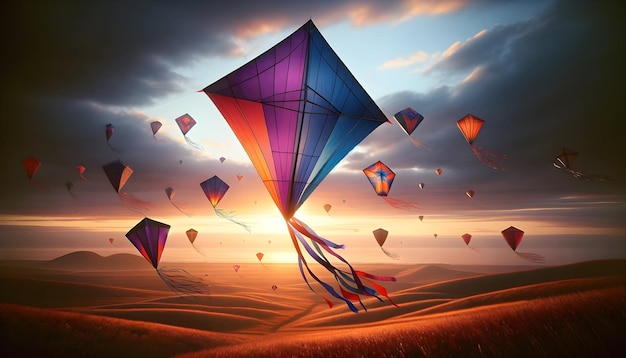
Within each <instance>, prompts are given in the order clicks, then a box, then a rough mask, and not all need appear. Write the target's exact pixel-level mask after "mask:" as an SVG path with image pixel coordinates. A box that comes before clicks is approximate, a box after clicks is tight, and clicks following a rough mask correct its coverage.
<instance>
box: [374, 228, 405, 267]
mask: <svg viewBox="0 0 626 358" xmlns="http://www.w3.org/2000/svg"><path fill="white" fill-rule="evenodd" d="M372 233H373V234H374V238H375V239H376V242H377V243H378V246H380V249H381V250H382V251H383V252H384V253H385V255H387V256H389V257H391V258H392V259H394V260H400V256H399V255H398V254H395V253H392V252H389V251H387V250H386V249H385V248H384V247H383V244H384V243H385V241H386V240H387V235H389V232H388V231H387V230H385V229H382V228H378V229H376V230H374V231H372Z"/></svg>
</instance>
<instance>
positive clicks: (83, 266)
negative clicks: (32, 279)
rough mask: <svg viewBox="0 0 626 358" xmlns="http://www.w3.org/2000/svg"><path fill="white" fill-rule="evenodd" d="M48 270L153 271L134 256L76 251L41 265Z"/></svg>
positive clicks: (140, 258) (142, 260)
mask: <svg viewBox="0 0 626 358" xmlns="http://www.w3.org/2000/svg"><path fill="white" fill-rule="evenodd" d="M41 266H42V267H44V268H48V269H59V270H81V271H98V270H151V269H152V266H150V264H148V263H147V262H146V260H145V259H144V258H143V257H141V256H138V255H133V254H114V255H111V256H100V255H98V254H96V253H95V252H91V251H76V252H71V253H69V254H65V255H63V256H59V257H57V258H55V259H52V260H50V261H45V262H42V263H41Z"/></svg>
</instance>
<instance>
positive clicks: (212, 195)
mask: <svg viewBox="0 0 626 358" xmlns="http://www.w3.org/2000/svg"><path fill="white" fill-rule="evenodd" d="M200 187H201V188H202V191H203V192H204V195H206V197H207V199H209V202H210V203H211V206H213V210H214V211H215V214H216V215H217V216H219V217H221V218H224V219H226V220H228V221H231V222H233V223H235V224H237V225H239V226H241V227H242V228H244V229H245V230H246V231H247V232H250V231H251V229H250V226H249V225H246V224H244V223H243V222H241V221H239V220H238V219H237V218H236V217H235V213H234V212H233V211H231V212H225V211H224V210H222V209H218V208H217V204H218V203H219V202H220V200H222V198H223V197H224V195H225V194H226V192H227V191H228V189H229V188H230V186H228V184H226V183H225V182H224V181H223V180H222V179H220V178H219V177H218V176H217V175H214V176H212V177H211V178H209V179H207V180H205V181H203V182H202V183H200Z"/></svg>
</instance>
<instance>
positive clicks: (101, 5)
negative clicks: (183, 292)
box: [0, 0, 455, 213]
mask: <svg viewBox="0 0 626 358" xmlns="http://www.w3.org/2000/svg"><path fill="white" fill-rule="evenodd" d="M451 3H453V4H454V3H455V2H451ZM355 4H358V7H356V8H355V7H354V5H355ZM331 5H332V6H331ZM405 5H406V4H405V3H404V2H400V1H398V2H394V3H392V4H389V3H387V4H384V5H383V4H381V3H379V2H377V1H369V2H362V1H343V2H336V1H334V0H333V1H330V0H329V1H325V2H309V1H306V2H305V1H289V2H284V1H264V2H261V1H245V2H223V1H220V2H216V1H197V2H185V3H174V2H170V1H89V2H76V1H55V2H45V1H20V2H3V4H2V5H1V6H2V9H1V11H0V13H1V15H0V16H1V17H2V19H1V21H0V30H1V31H2V33H3V38H2V40H1V41H2V42H1V43H2V49H3V54H4V55H3V56H2V57H0V67H1V68H2V83H1V86H2V96H1V99H0V101H1V102H0V104H1V105H0V108H1V113H2V120H1V122H0V125H1V127H0V133H1V135H2V140H0V147H1V149H2V153H3V157H2V163H1V164H2V166H3V167H4V168H7V170H6V174H5V175H4V176H3V177H2V180H1V182H0V183H1V184H2V186H3V187H4V188H14V190H11V191H3V192H2V194H0V198H1V199H2V202H3V207H2V211H3V212H9V213H10V212H16V211H22V210H26V209H30V210H35V211H36V210H39V209H41V208H43V207H44V206H45V203H44V202H43V201H41V200H40V198H38V197H37V198H36V199H33V198H32V197H29V196H28V195H29V194H28V193H29V191H28V190H30V189H31V188H30V187H29V186H28V185H24V173H23V171H22V170H21V168H20V167H21V165H20V163H21V160H22V159H24V158H25V157H27V156H28V155H35V156H36V157H37V158H39V159H40V160H41V161H42V162H43V163H44V164H43V166H42V168H41V169H40V171H39V172H38V173H37V176H38V177H40V178H41V179H42V180H43V181H48V183H49V185H51V186H52V187H58V186H63V185H64V184H65V182H66V180H69V179H67V177H68V176H69V175H68V174H67V173H68V170H73V167H74V166H75V165H76V164H79V163H82V164H83V165H85V166H86V167H87V168H88V173H87V174H89V175H94V172H99V176H100V177H101V179H102V176H103V173H102V172H101V165H102V164H104V163H107V162H109V161H110V160H113V159H117V157H121V158H122V159H123V160H125V161H126V162H128V163H129V164H130V165H131V166H132V167H133V168H134V169H135V170H136V174H135V176H137V177H140V176H141V173H142V172H144V173H146V174H145V177H144V178H141V179H142V183H147V185H148V187H150V186H149V185H150V183H152V182H155V181H157V180H156V179H154V178H159V177H162V176H163V174H164V173H171V172H172V170H171V169H167V168H166V167H165V163H170V162H173V161H177V160H178V159H179V158H181V157H183V156H185V154H186V150H187V149H188V148H182V147H181V146H180V145H174V144H173V143H168V144H166V145H163V146H160V147H158V148H154V143H152V142H150V141H151V137H150V136H149V135H146V134H147V133H146V131H147V130H148V127H147V121H148V119H147V118H139V117H137V116H136V115H133V114H130V113H128V112H124V111H115V110H113V109H112V108H124V107H125V106H129V107H132V106H139V105H149V104H151V103H153V104H157V103H159V101H162V100H163V98H166V97H167V96H168V95H171V94H180V93H181V92H182V91H183V90H184V91H188V88H185V87H187V86H186V83H187V82H188V80H189V79H186V78H184V77H183V76H182V75H181V74H180V73H178V72H176V70H175V68H180V67H184V66H189V65H192V64H193V63H194V62H195V61H198V60H200V59H205V58H210V57H229V56H235V55H241V49H240V47H241V46H242V41H245V40H246V39H247V38H249V37H253V36H259V35H262V34H263V33H266V32H276V31H280V30H282V29H284V28H289V27H291V28H293V27H295V26H299V25H301V24H302V23H303V22H304V21H306V20H307V19H308V18H313V17H315V18H316V21H319V22H320V23H322V24H323V23H329V22H334V21H340V20H344V19H345V18H349V19H350V20H351V21H352V22H353V23H354V24H356V25H365V24H367V23H371V22H375V21H382V20H385V19H389V18H393V17H394V14H397V13H402V12H403V11H405V10H406V6H405ZM431 8H432V4H426V6H423V7H422V9H421V12H429V11H430V9H431ZM354 9H356V10H358V11H353V10H354ZM368 14H376V15H377V16H376V17H371V16H370V17H367V16H366V15H368ZM360 16H364V17H360ZM107 123H113V124H114V125H115V127H116V128H117V131H116V133H115V134H114V137H113V138H112V139H111V143H112V144H113V145H115V146H118V147H120V148H121V149H124V152H123V153H121V154H117V153H114V152H112V151H111V149H110V148H108V147H107V146H106V145H105V142H104V125H105V124H107ZM148 142H150V143H148ZM143 149H147V151H146V150H143ZM187 154H188V153H187ZM147 157H150V158H152V157H158V158H159V160H157V161H154V160H146V158H147ZM190 162H193V161H186V163H190ZM168 170H169V172H168ZM196 175H199V174H196ZM187 177H189V176H187ZM106 185H108V184H106ZM106 185H105V186H106ZM129 185H132V182H131V183H129ZM78 189H79V188H77V190H78ZM108 189H109V188H107V189H106V190H108ZM102 190H105V189H104V187H103V188H102ZM46 200H47V201H51V200H52V199H51V196H48V197H47V199H46Z"/></svg>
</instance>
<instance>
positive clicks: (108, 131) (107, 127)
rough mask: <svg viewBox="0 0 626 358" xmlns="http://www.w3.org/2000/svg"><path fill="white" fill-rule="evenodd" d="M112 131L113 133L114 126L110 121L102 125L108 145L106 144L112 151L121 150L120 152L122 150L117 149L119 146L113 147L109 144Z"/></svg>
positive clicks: (118, 151)
mask: <svg viewBox="0 0 626 358" xmlns="http://www.w3.org/2000/svg"><path fill="white" fill-rule="evenodd" d="M113 133H115V126H114V125H113V124H112V123H109V124H107V125H105V126H104V134H105V136H106V139H107V145H108V146H109V148H111V149H112V150H113V151H114V152H117V153H121V152H122V150H121V149H119V148H116V147H114V146H113V145H112V144H111V142H110V140H111V137H113Z"/></svg>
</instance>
